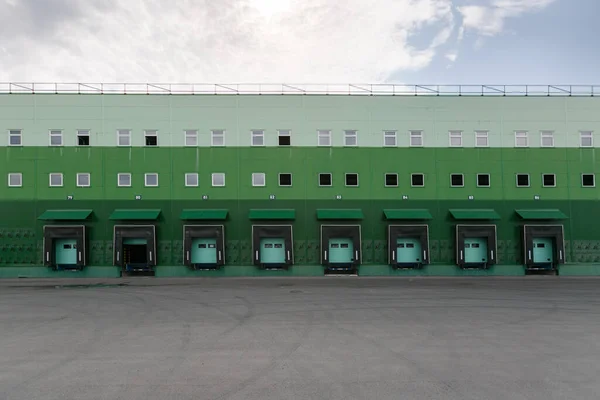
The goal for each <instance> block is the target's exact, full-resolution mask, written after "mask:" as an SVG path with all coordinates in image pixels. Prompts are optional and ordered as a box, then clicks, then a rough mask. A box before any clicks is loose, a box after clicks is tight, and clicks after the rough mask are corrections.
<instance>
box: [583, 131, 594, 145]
mask: <svg viewBox="0 0 600 400" xmlns="http://www.w3.org/2000/svg"><path fill="white" fill-rule="evenodd" d="M579 145H580V146H581V147H593V146H594V135H593V132H590V131H581V132H579Z"/></svg>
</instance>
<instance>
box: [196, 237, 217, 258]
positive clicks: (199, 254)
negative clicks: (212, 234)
mask: <svg viewBox="0 0 600 400" xmlns="http://www.w3.org/2000/svg"><path fill="white" fill-rule="evenodd" d="M190 253H191V254H190V256H191V259H190V261H191V263H192V264H216V263H217V239H194V240H192V248H191V252H190Z"/></svg>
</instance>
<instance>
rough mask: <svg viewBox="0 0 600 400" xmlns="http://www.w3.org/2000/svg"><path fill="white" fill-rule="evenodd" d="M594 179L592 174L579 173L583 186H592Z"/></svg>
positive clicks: (594, 184) (594, 183)
mask: <svg viewBox="0 0 600 400" xmlns="http://www.w3.org/2000/svg"><path fill="white" fill-rule="evenodd" d="M595 181H596V179H595V176H594V174H583V175H581V186H583V187H594V186H596V182H595Z"/></svg>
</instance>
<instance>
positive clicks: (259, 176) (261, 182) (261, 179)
mask: <svg viewBox="0 0 600 400" xmlns="http://www.w3.org/2000/svg"><path fill="white" fill-rule="evenodd" d="M265 181H266V178H265V174H264V173H263V172H254V173H253V174H252V186H265V184H266V182H265Z"/></svg>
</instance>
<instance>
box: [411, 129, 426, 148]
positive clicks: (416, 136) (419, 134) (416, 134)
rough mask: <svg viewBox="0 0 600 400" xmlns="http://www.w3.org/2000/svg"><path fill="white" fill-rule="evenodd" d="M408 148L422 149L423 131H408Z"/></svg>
mask: <svg viewBox="0 0 600 400" xmlns="http://www.w3.org/2000/svg"><path fill="white" fill-rule="evenodd" d="M409 145H410V147H423V131H410V142H409Z"/></svg>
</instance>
